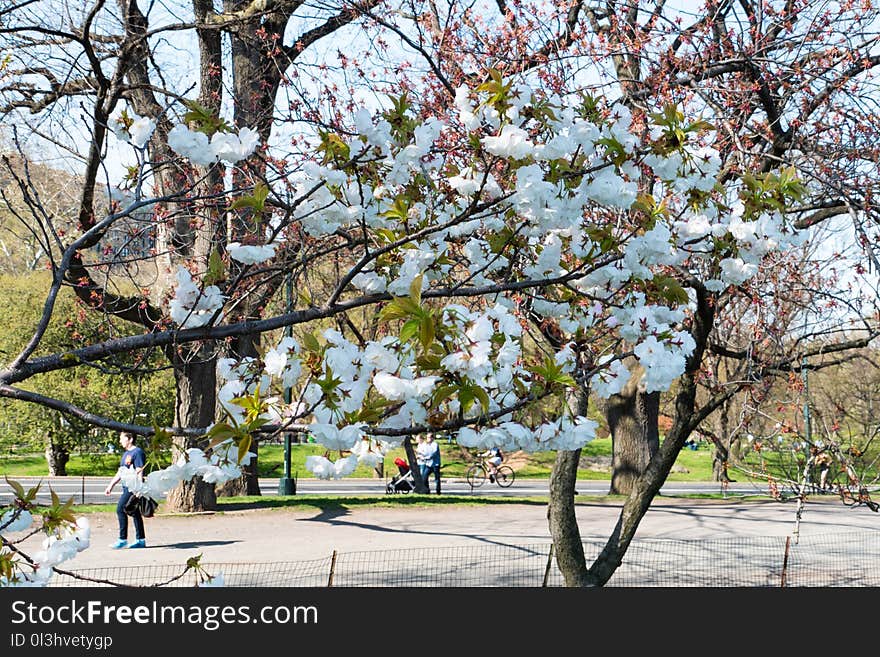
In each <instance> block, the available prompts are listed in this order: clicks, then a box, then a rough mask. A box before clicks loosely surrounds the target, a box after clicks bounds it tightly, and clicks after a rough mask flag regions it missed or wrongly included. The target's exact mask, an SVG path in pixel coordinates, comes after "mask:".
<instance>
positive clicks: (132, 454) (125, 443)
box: [104, 431, 147, 549]
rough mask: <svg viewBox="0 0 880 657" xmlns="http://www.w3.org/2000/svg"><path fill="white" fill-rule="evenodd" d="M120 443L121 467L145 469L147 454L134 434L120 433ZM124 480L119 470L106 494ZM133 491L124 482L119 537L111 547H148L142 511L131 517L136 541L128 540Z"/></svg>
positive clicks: (118, 518) (118, 506)
mask: <svg viewBox="0 0 880 657" xmlns="http://www.w3.org/2000/svg"><path fill="white" fill-rule="evenodd" d="M119 444H120V445H122V450H123V452H122V458H121V459H119V468H120V469H133V470H134V471H135V472H137V473H138V474H141V473H142V472H143V471H144V468H145V467H146V465H147V455H146V454H145V453H144V450H142V449H141V448H140V447H138V446H137V445H135V443H134V434H133V433H129V432H128V431H123V432H121V433H120V434H119ZM121 480H122V475H121V474H120V473H119V472H117V473H116V476H114V477H113V479H111V480H110V483H109V484H107V488H106V489H104V495H109V494H110V493H112V492H113V488H114V487H115V486H116V484H118V483H119V482H120V481H121ZM132 495H133V493H132V492H131V491H130V490H129V489H128V488H127V487H126V486H125V484H123V486H122V495H120V496H119V502H117V503H116V518H117V520H118V521H119V538H118V539H117V541H116V542H115V543H113V544H112V545H111V546H110V547H112V548H114V549H119V548H123V547H129V548H144V547H147V536H146V533H145V532H144V518H143V516H141V513H140V511H136V512H135V513H134V514H133V515H132V516H131V519H132V521H133V522H134V532H135V539H136V540H135V541H134V542H132V543H129V542H128V514H127V513H126V512H125V505H126V503H127V502H128V500H129V498H131V496H132Z"/></svg>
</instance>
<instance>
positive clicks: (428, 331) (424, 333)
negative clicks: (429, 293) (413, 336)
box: [419, 313, 434, 348]
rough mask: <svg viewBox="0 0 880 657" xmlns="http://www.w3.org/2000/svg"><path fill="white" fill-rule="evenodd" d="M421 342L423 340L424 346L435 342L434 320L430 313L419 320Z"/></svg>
mask: <svg viewBox="0 0 880 657" xmlns="http://www.w3.org/2000/svg"><path fill="white" fill-rule="evenodd" d="M419 342H421V343H422V347H425V348H427V347H428V345H429V344H431V343H432V342H434V320H433V318H432V317H431V315H430V314H428V313H425V315H424V317H423V318H422V319H421V321H420V322H419Z"/></svg>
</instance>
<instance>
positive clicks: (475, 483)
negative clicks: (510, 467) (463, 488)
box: [467, 465, 486, 488]
mask: <svg viewBox="0 0 880 657" xmlns="http://www.w3.org/2000/svg"><path fill="white" fill-rule="evenodd" d="M467 482H468V485H469V486H470V487H471V488H479V487H480V486H482V485H483V484H485V483H486V471H485V470H484V469H483V466H482V465H472V466H471V467H469V468H468V471H467Z"/></svg>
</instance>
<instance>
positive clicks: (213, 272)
mask: <svg viewBox="0 0 880 657" xmlns="http://www.w3.org/2000/svg"><path fill="white" fill-rule="evenodd" d="M224 280H226V265H225V264H223V258H222V256H221V255H220V250H219V249H214V250H213V251H211V255H210V256H209V257H208V270H207V271H206V272H205V278H204V283H205V285H216V284H217V283H219V282H221V281H224Z"/></svg>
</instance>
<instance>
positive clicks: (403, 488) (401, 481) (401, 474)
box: [385, 456, 416, 493]
mask: <svg viewBox="0 0 880 657" xmlns="http://www.w3.org/2000/svg"><path fill="white" fill-rule="evenodd" d="M394 465H396V466H397V474H396V475H394V476H393V477H391V481H389V482H388V485H387V486H386V487H385V492H386V493H411V492H412V491H413V489H414V488H415V487H416V482H415V479H413V474H412V472H410V469H409V464H408V463H407V462H406V461H404V460H403V459H402V458H400V457H399V456H398V457H397V458H396V459H394Z"/></svg>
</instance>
